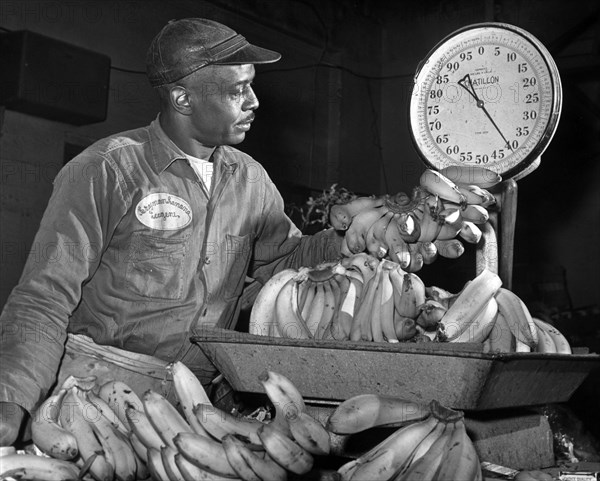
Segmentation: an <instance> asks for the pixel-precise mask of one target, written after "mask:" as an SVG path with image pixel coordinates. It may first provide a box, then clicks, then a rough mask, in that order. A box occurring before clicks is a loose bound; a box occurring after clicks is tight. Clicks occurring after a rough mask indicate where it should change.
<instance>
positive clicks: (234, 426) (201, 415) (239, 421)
mask: <svg viewBox="0 0 600 481" xmlns="http://www.w3.org/2000/svg"><path fill="white" fill-rule="evenodd" d="M194 415H195V416H196V419H197V421H198V422H199V423H200V424H201V425H202V427H203V428H204V430H205V432H207V433H209V434H210V435H211V436H212V437H213V438H215V439H216V440H217V441H221V440H222V439H223V438H224V437H225V436H226V435H228V434H235V435H237V436H240V437H242V438H243V439H246V440H247V441H248V442H250V443H253V444H260V439H259V437H258V430H259V428H260V427H261V426H262V425H263V423H262V422H260V421H258V420H256V419H247V418H242V417H238V416H234V415H233V414H230V413H228V412H227V411H224V410H222V409H220V408H218V407H216V406H213V405H211V404H197V405H196V407H195V408H194Z"/></svg>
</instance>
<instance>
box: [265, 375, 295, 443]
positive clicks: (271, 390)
mask: <svg viewBox="0 0 600 481" xmlns="http://www.w3.org/2000/svg"><path fill="white" fill-rule="evenodd" d="M258 380H259V381H260V383H261V384H262V386H263V389H264V390H265V393H266V394H267V397H268V398H269V400H270V401H271V404H273V407H274V408H275V418H274V419H273V421H272V422H271V424H273V425H274V426H277V428H278V429H280V430H281V431H282V432H283V433H285V434H287V435H288V436H291V431H290V428H289V420H291V419H294V418H295V417H296V416H297V415H298V414H299V413H301V412H305V411H306V404H305V402H304V398H303V397H302V394H301V393H300V391H299V390H298V388H297V387H296V386H295V385H294V383H292V382H291V381H290V380H289V379H288V378H287V377H285V376H283V375H282V374H279V373H277V372H274V371H264V372H262V373H261V374H260V375H259V376H258Z"/></svg>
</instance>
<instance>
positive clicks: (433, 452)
mask: <svg viewBox="0 0 600 481" xmlns="http://www.w3.org/2000/svg"><path fill="white" fill-rule="evenodd" d="M407 413H411V415H410V416H408V415H407ZM407 418H410V419H407ZM407 421H409V422H408V424H406V422H407ZM397 423H403V425H402V427H400V428H399V429H397V430H395V431H394V432H393V433H392V434H391V435H390V436H388V437H387V438H386V439H384V440H383V441H381V442H380V443H379V444H378V445H377V446H375V447H374V448H372V449H370V450H369V451H367V452H366V453H364V454H362V455H361V456H359V457H358V458H357V459H354V460H352V461H349V462H347V463H346V464H344V465H342V466H341V467H340V468H339V469H338V471H337V472H338V473H339V475H340V477H341V480H342V481H360V480H363V481H367V480H374V479H377V480H381V481H386V480H394V481H409V480H411V481H412V480H414V481H430V480H431V481H433V480H449V481H450V480H465V481H471V480H481V479H482V471H481V464H480V461H479V457H478V455H477V453H476V451H475V447H474V445H473V443H472V441H471V439H470V438H469V436H468V434H467V431H466V428H465V423H464V417H463V413H462V412H460V411H454V410H452V409H448V408H445V407H444V406H442V405H440V404H439V403H438V402H436V401H431V403H430V404H429V405H428V406H423V405H419V404H415V403H410V402H408V401H403V400H401V399H395V398H385V397H382V396H376V395H372V394H368V395H359V396H355V397H353V398H350V399H348V400H346V401H344V402H343V403H341V404H340V405H339V406H338V407H337V408H336V410H335V411H334V412H333V413H332V414H331V416H330V418H329V420H328V422H327V427H328V429H329V430H330V431H331V432H334V433H339V434H342V433H344V434H347V433H350V434H353V433H357V432H361V431H363V430H365V429H368V428H370V427H376V426H385V425H388V426H389V425H397Z"/></svg>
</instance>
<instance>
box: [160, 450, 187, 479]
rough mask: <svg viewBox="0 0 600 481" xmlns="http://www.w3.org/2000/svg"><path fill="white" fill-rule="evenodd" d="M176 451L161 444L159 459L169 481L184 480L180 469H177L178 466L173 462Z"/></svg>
mask: <svg viewBox="0 0 600 481" xmlns="http://www.w3.org/2000/svg"><path fill="white" fill-rule="evenodd" d="M178 453H179V451H177V450H176V449H175V448H172V447H171V446H163V447H162V448H160V459H161V461H162V466H163V468H164V471H165V473H166V474H167V477H168V479H169V481H185V478H184V477H183V474H181V471H179V467H178V466H177V463H176V462H175V456H176V455H177V454H178Z"/></svg>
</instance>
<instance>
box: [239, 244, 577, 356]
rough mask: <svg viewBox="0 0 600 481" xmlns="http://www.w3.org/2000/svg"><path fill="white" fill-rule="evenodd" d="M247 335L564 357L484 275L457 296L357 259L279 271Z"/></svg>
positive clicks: (494, 279) (395, 268)
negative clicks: (476, 347) (447, 345)
mask: <svg viewBox="0 0 600 481" xmlns="http://www.w3.org/2000/svg"><path fill="white" fill-rule="evenodd" d="M249 332H250V334H256V335H262V336H272V337H283V338H290V339H322V340H329V341H369V342H387V343H398V342H407V341H413V342H417V341H419V342H421V341H424V342H429V341H434V342H463V343H465V342H469V343H482V345H483V346H482V350H483V351H484V352H531V351H534V352H541V353H554V354H556V353H559V354H570V353H571V347H570V345H569V342H568V340H567V339H566V338H565V336H564V335H563V334H562V333H561V332H560V331H559V330H558V329H557V328H556V327H554V326H552V325H550V324H549V323H547V322H545V321H543V320H542V319H539V318H536V317H533V316H532V315H531V313H530V311H529V309H528V308H527V306H526V305H525V303H524V302H523V301H522V300H521V299H520V298H519V297H518V296H517V295H516V294H515V293H514V292H512V291H510V290H509V289H506V288H504V287H502V281H501V279H500V277H499V276H498V275H497V274H495V273H493V272H491V271H490V270H488V269H483V271H482V272H481V273H480V274H479V275H477V276H476V277H475V278H474V279H472V280H470V281H468V282H467V283H466V284H465V286H464V287H463V289H462V290H461V291H460V292H458V293H451V292H449V291H447V290H444V289H442V288H440V287H435V286H433V287H428V286H425V284H424V283H423V281H422V280H421V278H420V277H419V276H418V275H417V274H415V273H414V272H407V271H404V270H403V269H402V268H401V266H400V265H399V264H398V263H396V262H393V261H390V260H388V259H377V258H375V257H374V256H371V255H370V254H367V253H364V252H361V253H358V254H353V255H351V256H349V257H345V258H343V259H342V260H341V261H339V262H331V263H324V264H322V265H320V266H317V267H315V268H300V269H285V270H283V271H280V272H279V273H277V274H275V275H274V276H273V277H272V278H271V279H269V281H267V282H266V283H265V285H264V286H263V288H262V289H261V290H260V291H259V293H258V295H257V297H256V300H255V302H254V305H253V307H252V311H251V313H250V323H249Z"/></svg>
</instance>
